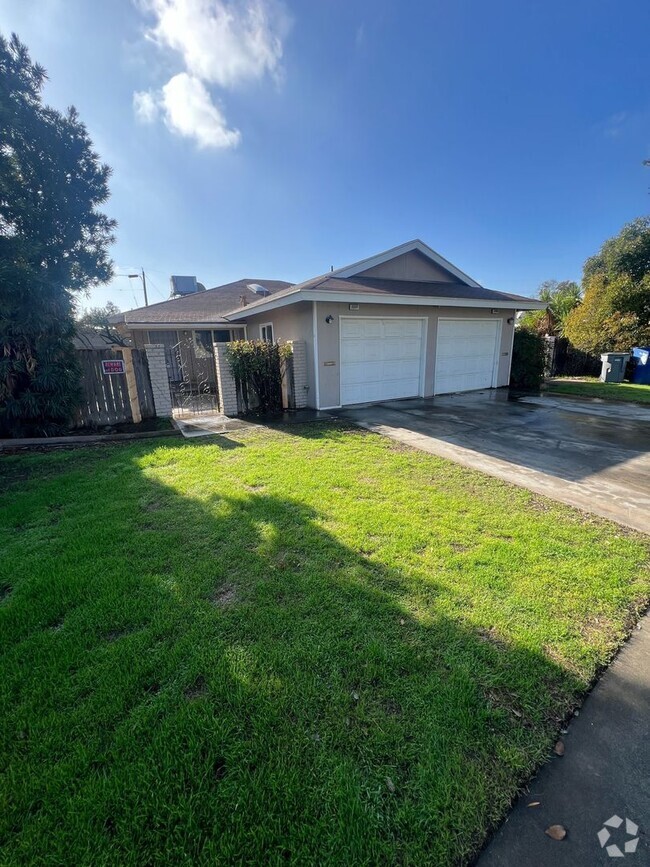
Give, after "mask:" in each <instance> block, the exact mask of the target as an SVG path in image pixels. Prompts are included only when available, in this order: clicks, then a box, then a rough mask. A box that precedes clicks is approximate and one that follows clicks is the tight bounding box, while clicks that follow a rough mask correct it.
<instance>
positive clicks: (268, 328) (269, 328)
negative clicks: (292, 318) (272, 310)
mask: <svg viewBox="0 0 650 867" xmlns="http://www.w3.org/2000/svg"><path fill="white" fill-rule="evenodd" d="M260 337H261V338H262V340H265V341H266V342H267V343H273V324H272V323H271V322H267V323H266V325H260Z"/></svg>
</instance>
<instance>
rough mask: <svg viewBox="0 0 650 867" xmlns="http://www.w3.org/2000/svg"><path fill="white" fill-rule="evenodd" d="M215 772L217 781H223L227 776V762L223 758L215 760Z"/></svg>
mask: <svg viewBox="0 0 650 867" xmlns="http://www.w3.org/2000/svg"><path fill="white" fill-rule="evenodd" d="M213 771H214V778H215V780H223V778H224V777H225V776H226V760H225V759H224V758H223V756H219V757H218V758H217V759H215V762H214V768H213Z"/></svg>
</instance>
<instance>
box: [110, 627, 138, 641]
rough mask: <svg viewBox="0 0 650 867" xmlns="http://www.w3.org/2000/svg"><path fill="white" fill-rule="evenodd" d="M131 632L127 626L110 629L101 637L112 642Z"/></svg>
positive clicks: (131, 629)
mask: <svg viewBox="0 0 650 867" xmlns="http://www.w3.org/2000/svg"><path fill="white" fill-rule="evenodd" d="M132 632H133V628H132V627H127V628H126V629H111V630H110V631H109V632H105V633H104V635H103V636H102V637H103V639H104V641H108V642H113V641H119V640H120V638H124V637H125V636H126V635H130V634H131V633H132Z"/></svg>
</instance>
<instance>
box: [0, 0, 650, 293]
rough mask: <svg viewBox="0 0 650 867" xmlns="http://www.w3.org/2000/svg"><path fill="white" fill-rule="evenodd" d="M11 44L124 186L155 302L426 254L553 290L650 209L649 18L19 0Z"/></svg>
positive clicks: (340, 1) (427, 7) (622, 0)
mask: <svg viewBox="0 0 650 867" xmlns="http://www.w3.org/2000/svg"><path fill="white" fill-rule="evenodd" d="M0 30H2V31H3V32H4V33H5V34H8V32H9V31H11V30H14V31H16V32H17V33H18V35H19V36H20V37H21V39H22V40H23V41H24V42H25V43H26V44H27V45H28V46H29V48H30V50H31V52H32V56H33V58H34V59H36V60H38V61H39V62H41V63H42V64H43V65H44V66H45V67H46V68H47V70H48V73H49V77H50V81H49V83H48V85H47V88H46V91H45V98H46V101H48V102H49V103H51V104H52V105H54V106H56V107H60V108H63V107H64V106H66V105H68V104H70V103H72V104H74V105H76V106H77V108H78V109H79V111H80V113H81V117H82V118H83V120H84V121H85V122H86V124H87V126H88V128H89V130H90V133H91V136H92V138H93V140H94V142H95V145H96V147H97V149H98V150H99V152H100V154H101V155H102V158H103V159H105V160H106V161H107V162H108V163H109V164H110V165H111V166H112V167H113V169H114V174H113V178H112V181H111V188H112V197H111V199H110V201H109V203H108V205H107V207H106V210H107V211H108V212H109V213H110V214H111V215H112V216H114V217H116V219H117V220H118V223H119V227H118V232H117V243H116V245H115V247H114V249H113V256H114V259H115V262H116V266H117V270H118V272H120V273H124V272H126V271H131V270H133V269H134V268H137V267H139V266H141V265H142V266H144V268H145V270H146V271H147V274H148V277H149V283H150V296H151V297H150V301H155V300H162V298H165V297H167V295H168V292H169V289H168V280H169V275H170V274H172V273H175V274H195V275H196V276H197V277H198V279H199V280H201V281H203V282H204V283H206V285H208V286H213V285H218V284H219V283H225V282H228V281H229V280H234V279H237V278H239V277H257V278H274V279H286V280H292V281H298V280H301V279H306V278H308V277H311V276H314V275H316V274H319V273H323V272H324V271H327V270H329V267H330V265H334V266H335V267H339V266H342V265H344V264H347V263H349V262H352V261H355V260H357V259H361V258H364V257H366V256H369V255H372V254H373V253H376V252H379V251H381V250H384V249H386V248H388V247H392V246H395V245H396V244H399V243H402V242H403V241H406V240H409V239H411V238H414V237H420V238H422V240H424V241H425V242H426V243H428V244H430V245H431V246H432V247H433V248H434V249H436V250H438V251H439V252H440V253H441V254H442V255H444V256H445V257H447V258H448V259H450V260H451V261H452V262H454V263H455V264H456V265H458V267H460V268H462V269H463V270H464V271H466V272H467V273H469V274H471V275H472V276H473V277H475V278H476V279H477V280H479V281H481V282H482V283H483V284H484V285H487V286H489V287H491V288H495V289H501V290H504V291H508V292H518V293H521V294H534V292H535V290H536V288H537V286H538V285H539V283H540V282H541V281H543V280H546V279H550V278H556V279H568V278H574V279H575V278H579V276H580V272H581V266H582V262H583V261H584V259H585V258H586V257H587V256H588V255H591V254H592V253H593V252H595V251H596V250H597V249H598V247H599V246H600V244H601V243H602V241H603V240H604V239H605V238H606V237H609V236H610V235H612V234H615V233H616V232H617V231H618V229H619V228H620V227H621V225H622V224H623V223H625V222H627V221H629V220H631V219H633V218H634V217H636V216H639V215H641V214H644V213H648V212H649V211H650V198H649V196H648V188H649V187H650V169H648V168H644V167H643V166H642V165H641V163H642V160H643V159H644V158H648V157H650V88H649V84H650V76H649V71H650V62H649V57H650V52H649V51H648V42H647V40H648V33H649V32H650V4H648V2H647V0H589V2H583V0H570V2H567V0H563V2H555V0H548V2H532V0H494V2H491V3H486V2H484V0H473V2H469V0H444V2H440V0H429V2H418V3H415V2H397V0H300V2H298V0H284V2H282V0H251V2H236V3H227V2H225V0H137V2H132V0H111V2H108V3H99V2H93V0H0ZM134 294H135V298H136V299H137V301H138V303H141V298H142V296H141V292H140V291H139V286H138V284H137V283H136V281H133V283H132V285H130V284H129V281H128V280H127V279H126V278H122V277H119V278H116V279H115V280H114V282H113V284H112V285H110V286H107V287H102V288H101V289H99V290H97V291H95V292H93V294H92V297H91V299H90V300H88V301H85V302H84V304H89V303H90V304H101V303H104V302H105V301H106V300H107V299H109V298H110V299H112V300H113V301H115V302H116V303H117V304H118V305H119V306H120V307H121V308H122V309H128V308H129V307H133V306H135V303H134Z"/></svg>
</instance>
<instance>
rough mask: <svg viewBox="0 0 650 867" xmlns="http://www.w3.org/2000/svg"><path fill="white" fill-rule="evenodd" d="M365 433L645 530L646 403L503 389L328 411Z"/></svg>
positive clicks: (649, 493) (648, 501) (648, 525)
mask: <svg viewBox="0 0 650 867" xmlns="http://www.w3.org/2000/svg"><path fill="white" fill-rule="evenodd" d="M334 414H335V415H338V416H339V417H341V418H345V419H347V420H349V421H352V422H354V423H355V424H358V425H360V426H361V427H364V428H366V429H368V430H372V431H375V432H377V433H381V434H384V435H385V436H389V437H391V438H393V439H396V440H399V441H400V442H403V443H406V444H407V445H411V446H414V447H415V448H418V449H422V450H423V451H427V452H430V453H432V454H435V455H439V456H440V457H444V458H449V459H450V460H452V461H456V462H457V463H460V464H463V465H464V466H467V467H472V468H473V469H477V470H482V471H483V472H485V473H488V474H489V475H492V476H496V477H498V478H501V479H504V480H506V481H508V482H512V483H513V484H515V485H519V486H520V487H524V488H528V489H529V490H531V491H535V492H536V493H539V494H544V495H546V496H548V497H551V498H552V499H555V500H559V501H560V502H563V503H567V504H568V505H570V506H575V507H577V508H579V509H583V510H585V511H587V512H593V513H594V514H596V515H600V516H601V517H604V518H609V519H610V520H613V521H617V522H618V523H620V524H624V525H626V526H628V527H632V528H633V529H636V530H640V531H642V532H650V407H644V406H640V405H636V404H627V403H607V402H604V401H599V400H579V399H572V398H560V397H556V396H554V397H550V396H549V397H545V396H542V397H524V398H519V399H512V397H511V396H510V395H509V393H508V391H507V390H503V389H500V390H497V391H486V392H472V393H469V394H459V395H444V396H441V397H436V398H431V399H413V400H401V401H391V402H387V403H383V404H375V405H363V406H355V407H349V408H345V409H342V410H337V411H335V413H334Z"/></svg>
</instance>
